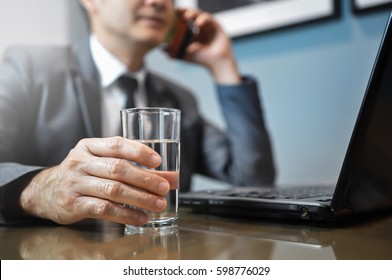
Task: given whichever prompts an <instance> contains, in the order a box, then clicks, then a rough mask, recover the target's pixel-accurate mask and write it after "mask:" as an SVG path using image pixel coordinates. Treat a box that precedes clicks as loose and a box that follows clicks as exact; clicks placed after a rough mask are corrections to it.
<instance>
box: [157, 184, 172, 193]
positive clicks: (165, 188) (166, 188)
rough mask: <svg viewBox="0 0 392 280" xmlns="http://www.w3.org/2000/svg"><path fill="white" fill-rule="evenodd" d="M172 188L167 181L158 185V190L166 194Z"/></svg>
mask: <svg viewBox="0 0 392 280" xmlns="http://www.w3.org/2000/svg"><path fill="white" fill-rule="evenodd" d="M169 190H170V185H169V184H168V183H166V182H162V183H160V184H159V186H158V191H159V193H161V194H166V193H167V192H168V191H169Z"/></svg>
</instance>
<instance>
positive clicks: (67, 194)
mask: <svg viewBox="0 0 392 280" xmlns="http://www.w3.org/2000/svg"><path fill="white" fill-rule="evenodd" d="M81 3H82V5H83V6H84V8H85V10H86V12H87V14H88V17H89V21H90V26H91V36H90V37H89V38H87V39H86V40H85V41H83V42H81V43H80V44H79V45H77V46H70V47H14V48H10V49H9V50H8V52H6V54H5V56H4V61H3V63H2V66H1V68H0V223H2V224H11V223H21V222H32V221H35V220H36V219H37V220H42V219H43V220H50V221H54V222H55V223H59V224H72V223H75V222H78V221H81V220H84V219H86V218H95V219H105V220H110V221H114V222H118V223H124V224H134V225H142V224H144V223H146V222H147V216H146V214H145V213H144V212H143V211H139V210H137V209H133V208H127V207H122V206H121V205H123V204H129V205H133V206H136V207H137V208H143V209H147V210H150V211H162V210H163V209H164V208H165V206H166V200H165V199H164V196H165V194H166V193H167V192H168V191H169V184H168V182H167V181H166V180H165V179H164V178H162V177H160V176H157V175H155V174H153V173H150V172H148V171H146V170H143V169H140V168H137V167H135V166H134V165H133V164H131V163H130V162H136V163H138V164H141V165H144V166H147V167H151V168H153V167H156V166H158V165H159V164H160V162H161V159H160V157H159V155H158V154H156V153H155V152H154V151H153V150H151V149H149V148H148V147H147V146H145V145H143V144H140V143H137V142H134V141H131V140H127V139H124V138H122V137H118V136H116V135H120V118H119V110H120V109H122V108H124V106H125V104H126V102H127V99H128V97H127V94H126V93H125V91H126V90H124V88H123V87H122V86H120V84H119V83H118V78H119V77H121V76H123V75H127V76H128V77H133V78H134V79H136V80H137V81H138V86H137V89H136V90H135V92H134V95H133V97H132V98H133V99H134V100H133V102H134V104H135V106H160V107H174V108H179V109H181V111H182V124H181V126H182V127H181V171H180V172H181V175H180V178H181V179H180V180H181V183H180V188H181V191H188V190H189V188H190V184H191V176H192V174H194V173H200V174H203V175H206V176H209V177H212V178H216V179H220V180H224V181H226V182H229V183H232V184H235V185H259V184H262V183H271V182H273V180H274V176H275V169H274V163H273V157H272V152H271V145H270V140H269V136H268V133H267V130H266V127H265V124H264V121H263V112H262V109H261V106H260V99H259V96H258V90H257V84H256V82H255V81H254V80H253V79H252V78H251V77H242V76H240V74H239V72H238V69H237V66H236V61H235V58H234V56H233V53H232V49H231V43H230V40H229V38H228V37H227V36H226V34H225V33H224V32H223V30H222V28H221V27H220V26H219V24H218V23H217V22H216V21H215V20H214V19H213V18H212V16H211V15H209V14H207V13H204V12H202V11H199V10H183V11H182V16H183V17H184V18H186V19H187V20H192V21H194V24H195V25H197V26H198V27H199V29H200V33H199V34H200V35H203V36H198V37H196V39H195V40H194V42H193V43H192V44H191V45H190V46H189V47H188V48H187V50H186V56H185V58H184V59H185V60H186V61H189V62H191V63H197V64H199V65H202V66H204V67H206V69H208V71H209V72H210V73H211V75H212V77H213V78H214V81H215V82H216V88H217V94H218V97H219V100H220V102H221V105H222V112H223V115H224V117H225V119H226V122H227V131H221V130H219V129H217V128H216V127H214V126H213V125H211V124H210V123H208V122H207V121H206V120H205V119H203V118H202V116H201V115H200V113H199V111H198V108H197V104H196V101H195V98H194V97H193V96H192V94H191V93H190V92H189V91H188V90H187V89H185V88H183V87H180V86H179V85H177V84H176V83H174V82H172V81H170V80H168V79H167V78H164V77H161V76H159V75H157V74H154V73H152V72H151V71H149V70H148V69H147V66H146V65H145V63H144V56H145V54H147V53H148V52H149V51H150V50H151V49H153V48H155V47H156V46H158V45H159V44H160V43H161V42H163V40H164V38H165V36H166V34H167V32H168V30H169V28H170V24H171V20H172V18H173V15H174V6H173V1H172V0H121V1H113V0H107V1H100V0H81Z"/></svg>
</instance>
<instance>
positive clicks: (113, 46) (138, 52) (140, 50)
mask: <svg viewBox="0 0 392 280" xmlns="http://www.w3.org/2000/svg"><path fill="white" fill-rule="evenodd" d="M96 36H97V39H98V40H99V42H100V43H101V44H102V46H103V47H104V48H105V49H107V50H108V51H109V52H110V53H112V54H113V55H114V56H116V57H117V58H118V59H119V60H121V62H123V63H124V64H125V65H126V66H127V69H128V71H129V72H135V71H139V70H140V69H142V67H143V62H144V57H145V55H146V54H147V53H148V51H149V50H150V48H147V47H146V46H144V45H141V44H139V45H138V44H134V43H130V42H118V41H116V40H111V39H109V40H104V38H100V36H98V34H96Z"/></svg>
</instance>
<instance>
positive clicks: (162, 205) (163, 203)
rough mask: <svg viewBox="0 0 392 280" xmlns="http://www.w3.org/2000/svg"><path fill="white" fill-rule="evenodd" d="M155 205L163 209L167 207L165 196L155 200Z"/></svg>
mask: <svg viewBox="0 0 392 280" xmlns="http://www.w3.org/2000/svg"><path fill="white" fill-rule="evenodd" d="M155 205H156V206H157V207H158V208H159V209H163V208H165V207H166V200H165V199H163V198H158V199H157V201H156V202H155Z"/></svg>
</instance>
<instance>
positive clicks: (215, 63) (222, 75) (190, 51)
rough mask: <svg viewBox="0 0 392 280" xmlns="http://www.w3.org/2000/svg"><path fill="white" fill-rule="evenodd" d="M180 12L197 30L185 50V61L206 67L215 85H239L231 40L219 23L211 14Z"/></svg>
mask: <svg viewBox="0 0 392 280" xmlns="http://www.w3.org/2000/svg"><path fill="white" fill-rule="evenodd" d="M181 12H182V15H183V17H184V18H185V19H187V20H190V21H193V23H194V24H195V26H196V27H197V29H199V32H198V34H197V35H196V36H195V38H194V40H193V43H192V44H191V45H189V47H188V48H187V51H186V55H185V60H187V61H189V62H193V63H196V64H200V65H202V66H205V67H207V68H208V69H209V70H210V72H211V73H212V75H213V77H214V79H215V81H216V82H217V83H220V84H238V83H240V82H241V77H240V74H239V72H238V69H237V63H236V60H235V58H234V55H233V51H232V47H231V40H230V38H229V37H228V36H227V34H226V33H225V32H224V30H223V28H222V27H221V26H220V25H219V23H218V22H217V21H216V20H215V19H214V17H213V16H212V15H211V14H209V13H206V12H203V11H200V10H197V9H184V10H181Z"/></svg>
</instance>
